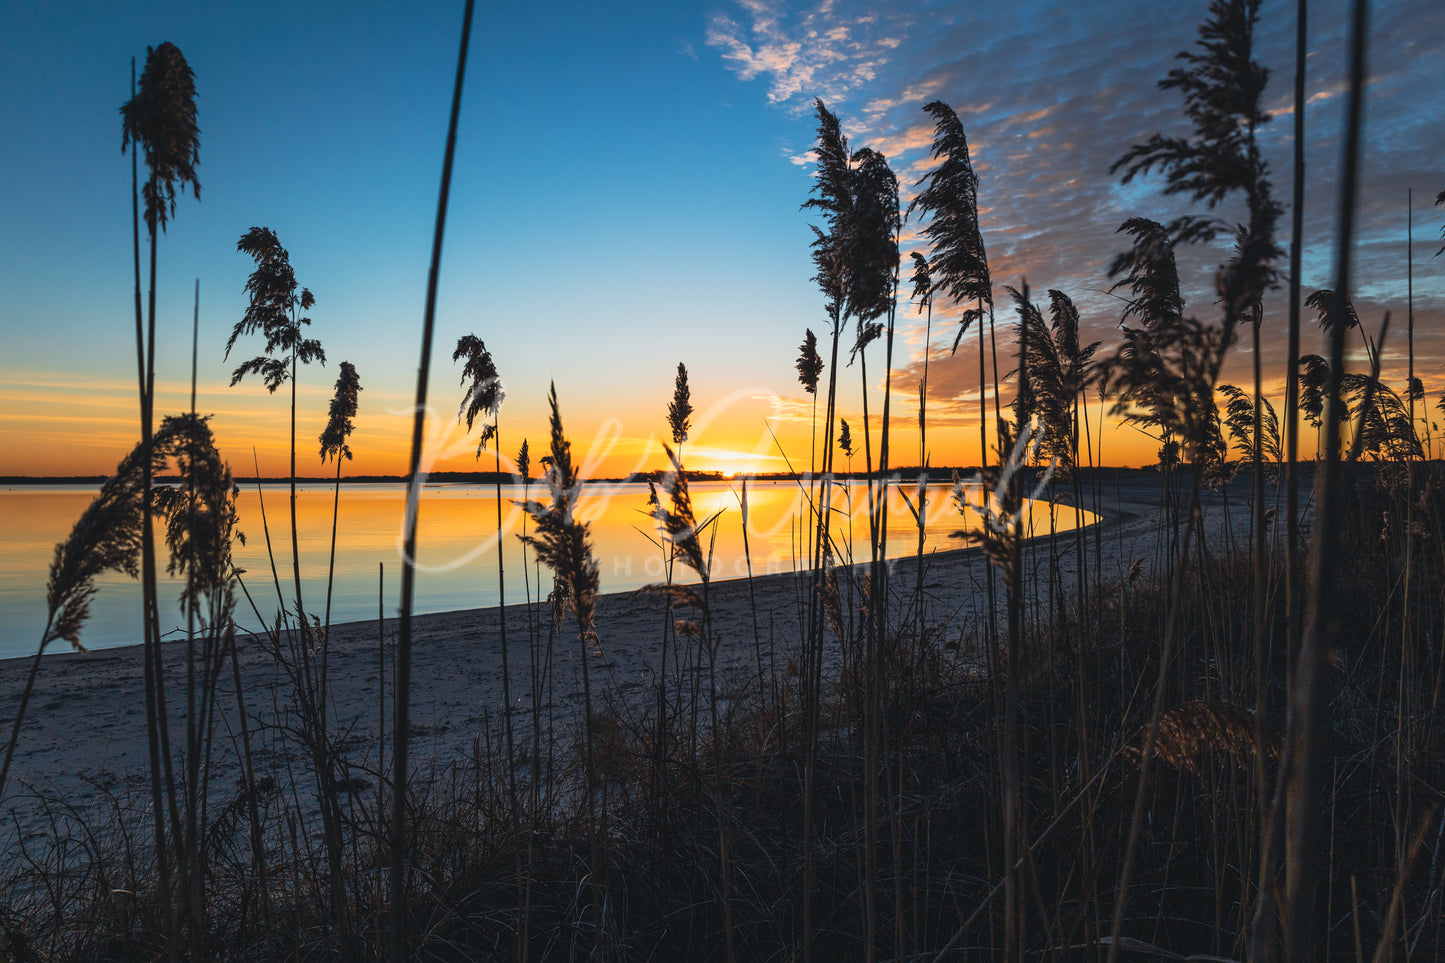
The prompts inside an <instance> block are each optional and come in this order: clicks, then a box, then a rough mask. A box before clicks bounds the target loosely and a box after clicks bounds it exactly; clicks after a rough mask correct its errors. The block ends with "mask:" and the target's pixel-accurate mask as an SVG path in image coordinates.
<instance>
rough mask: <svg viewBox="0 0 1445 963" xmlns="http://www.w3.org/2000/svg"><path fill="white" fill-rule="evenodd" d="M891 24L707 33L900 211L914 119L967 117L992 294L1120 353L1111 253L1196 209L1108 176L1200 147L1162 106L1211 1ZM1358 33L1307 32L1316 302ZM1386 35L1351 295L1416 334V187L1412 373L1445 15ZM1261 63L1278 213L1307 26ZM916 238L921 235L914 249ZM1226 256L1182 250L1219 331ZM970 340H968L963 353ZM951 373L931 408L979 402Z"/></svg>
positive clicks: (753, 6) (1423, 4)
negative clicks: (1139, 161) (889, 177)
mask: <svg viewBox="0 0 1445 963" xmlns="http://www.w3.org/2000/svg"><path fill="white" fill-rule="evenodd" d="M876 7H877V5H871V6H866V7H865V6H864V5H863V4H862V3H861V2H859V3H854V2H853V0H824V2H823V3H821V4H819V5H817V6H813V7H810V8H806V9H800V10H799V11H798V12H796V13H790V12H789V10H788V8H786V7H784V6H782V5H781V4H778V3H772V2H768V0H744V2H741V3H739V4H738V8H737V10H738V12H737V14H736V16H735V17H729V16H718V17H716V18H714V20H713V22H712V24H711V26H710V30H709V40H708V42H709V44H710V45H711V46H713V47H714V48H716V49H717V50H718V51H719V52H720V53H721V55H722V57H723V60H724V63H726V64H727V66H729V67H730V68H731V69H733V70H734V71H735V72H736V73H737V75H738V76H739V77H740V78H741V79H745V80H751V79H754V78H759V77H765V78H766V79H767V80H768V82H769V85H768V89H767V93H766V97H767V100H768V101H769V102H770V103H772V104H774V105H775V106H777V107H778V108H779V109H781V110H784V111H786V112H789V113H793V114H801V113H802V112H803V111H804V110H806V108H807V106H808V105H809V104H810V103H811V100H812V98H813V97H815V96H820V97H822V98H823V99H824V101H825V102H827V103H828V105H829V107H830V108H832V109H834V110H835V111H837V112H838V114H839V116H840V118H841V119H842V120H843V122H844V125H845V130H846V131H847V132H848V134H849V138H850V140H851V141H852V143H853V144H854V146H857V147H861V146H868V147H871V148H873V149H874V150H878V151H880V152H882V153H884V154H885V155H887V156H888V158H889V160H890V162H891V163H892V164H893V168H894V170H895V171H897V172H898V175H899V186H900V188H901V190H902V194H903V200H904V203H905V204H906V203H907V202H908V200H909V199H910V198H911V196H912V193H913V191H914V190H915V189H916V185H917V182H918V179H919V178H920V177H921V176H922V175H923V174H925V173H926V172H927V171H928V170H929V169H931V167H932V165H933V161H932V160H931V159H930V158H929V156H928V148H929V145H930V144H931V142H932V137H933V126H932V123H931V121H930V120H929V118H928V117H927V116H926V115H925V114H924V113H923V111H922V110H921V108H922V106H923V104H924V103H926V102H927V101H929V100H934V99H938V100H942V101H944V102H945V103H947V104H949V105H950V106H952V107H953V108H954V109H955V110H956V111H957V112H958V114H959V115H960V117H961V118H962V119H963V122H964V126H965V128H966V130H967V132H968V138H969V142H970V147H971V152H972V157H973V161H974V167H975V169H976V170H977V171H978V172H979V174H980V185H979V202H980V208H981V210H980V215H981V225H982V229H983V235H984V242H985V245H986V246H987V248H988V255H989V262H990V267H991V269H992V271H991V273H992V275H993V278H994V282H995V285H996V296H997V297H1000V298H1001V297H1002V286H1003V285H1004V284H1010V283H1011V284H1017V283H1018V281H1019V279H1020V278H1023V277H1026V278H1027V279H1028V281H1029V283H1030V284H1031V285H1032V286H1033V287H1034V288H1035V289H1036V290H1040V291H1043V290H1046V289H1048V288H1053V287H1057V288H1060V289H1062V290H1064V291H1066V292H1067V293H1068V294H1069V295H1070V296H1071V297H1073V299H1074V300H1075V302H1076V303H1077V304H1078V306H1079V308H1080V310H1081V312H1082V313H1083V315H1084V319H1083V320H1084V331H1083V334H1084V336H1085V337H1087V338H1089V339H1090V340H1093V339H1104V340H1106V341H1112V340H1114V339H1115V337H1116V335H1115V333H1114V332H1113V328H1114V327H1115V325H1117V323H1118V318H1119V305H1118V302H1117V301H1116V300H1115V299H1114V298H1111V297H1109V296H1108V294H1107V293H1106V292H1107V289H1108V288H1109V285H1110V283H1111V281H1110V278H1109V277H1108V267H1109V264H1110V262H1111V261H1112V259H1113V257H1114V255H1115V254H1116V253H1118V252H1119V251H1120V250H1122V249H1123V248H1124V246H1125V244H1124V241H1123V240H1122V239H1120V238H1119V237H1117V236H1116V234H1115V232H1116V230H1117V228H1118V226H1119V225H1120V223H1122V222H1123V221H1124V220H1125V219H1126V218H1128V217H1132V216H1146V217H1152V218H1156V219H1159V220H1167V219H1169V218H1171V217H1173V216H1175V215H1177V214H1179V213H1182V212H1183V211H1185V210H1192V209H1196V208H1197V205H1195V206H1191V205H1190V204H1189V203H1188V202H1187V201H1186V200H1184V199H1181V198H1178V197H1166V196H1164V195H1163V193H1162V190H1161V186H1162V185H1161V183H1160V181H1159V180H1158V179H1157V178H1149V177H1145V178H1140V179H1138V180H1136V181H1135V182H1133V183H1131V184H1129V185H1127V186H1125V185H1121V184H1120V183H1119V181H1118V178H1117V176H1116V175H1113V174H1111V173H1110V172H1109V167H1110V165H1111V164H1112V163H1113V162H1114V161H1115V160H1116V159H1117V158H1119V157H1120V156H1121V155H1122V154H1123V152H1124V151H1125V150H1126V149H1127V148H1128V147H1129V146H1130V145H1131V144H1134V143H1137V142H1139V141H1141V140H1143V139H1144V138H1146V137H1148V136H1149V135H1150V134H1152V133H1154V132H1155V131H1160V132H1163V133H1164V134H1166V135H1171V136H1173V135H1181V134H1184V133H1186V131H1187V125H1186V121H1185V119H1184V117H1183V114H1182V111H1181V109H1180V101H1179V97H1178V94H1177V92H1176V91H1172V90H1161V89H1160V88H1159V86H1158V81H1159V80H1160V79H1161V78H1163V77H1164V76H1165V74H1166V73H1167V72H1168V71H1169V70H1170V69H1172V68H1174V67H1175V66H1177V63H1178V62H1177V60H1176V59H1175V55H1176V54H1177V53H1178V52H1179V51H1181V50H1185V49H1187V48H1189V47H1191V46H1192V45H1193V44H1194V42H1195V40H1196V36H1197V34H1196V28H1197V25H1198V23H1199V21H1200V20H1201V19H1202V18H1203V17H1204V15H1205V4H1204V2H1203V0H1200V2H1198V3H1197V4H1189V5H1186V6H1184V7H1181V6H1179V5H1178V4H1160V3H1157V2H1154V0H1124V2H1122V3H1118V4H1114V5H1111V6H1109V7H1108V8H1107V10H1105V9H1104V8H1100V7H1097V6H1090V5H1084V4H1072V5H1070V4H1063V3H1060V2H1058V0H1021V5H1020V6H1019V7H1018V8H1017V9H1015V10H1011V11H1010V13H1009V15H1007V16H993V15H984V14H982V13H979V12H976V11H975V10H974V9H964V8H959V9H956V10H943V9H932V8H930V9H928V11H927V13H926V15H925V13H924V12H923V10H922V9H921V8H913V9H912V12H909V11H908V10H905V8H904V7H902V6H901V5H890V6H888V7H887V8H886V9H887V11H888V12H887V13H875V12H874V9H875V8H876ZM1346 20H1347V18H1346V17H1344V16H1343V15H1341V14H1339V13H1338V12H1337V11H1330V12H1328V13H1326V12H1323V11H1322V12H1321V14H1320V15H1318V16H1316V17H1313V18H1311V23H1310V43H1311V51H1310V57H1309V66H1308V71H1307V74H1306V97H1307V100H1308V104H1307V116H1306V121H1307V124H1308V127H1307V136H1308V142H1307V149H1308V151H1309V181H1308V184H1307V195H1306V197H1307V200H1306V209H1305V234H1306V239H1305V240H1306V248H1305V250H1306V258H1305V266H1304V271H1303V281H1304V283H1305V285H1306V287H1307V288H1316V287H1324V286H1327V285H1328V284H1329V283H1330V282H1329V278H1328V273H1329V270H1330V265H1331V263H1332V261H1333V255H1332V254H1331V252H1330V248H1331V246H1332V245H1331V240H1332V236H1333V231H1334V220H1335V203H1336V198H1337V187H1336V183H1335V178H1336V169H1337V166H1338V163H1339V157H1340V141H1341V136H1340V135H1341V118H1342V110H1343V103H1344V98H1343V97H1341V96H1340V94H1341V93H1342V92H1343V91H1344V90H1345V79H1344V71H1345V67H1346V63H1347V59H1348V58H1347V56H1346V47H1347V44H1346V39H1347V38H1346V32H1347V31H1346ZM1372 21H1373V22H1372V25H1371V43H1370V48H1371V52H1370V64H1371V75H1370V85H1369V88H1368V91H1367V97H1368V103H1367V112H1366V118H1367V119H1366V127H1367V129H1366V131H1365V134H1366V137H1365V144H1366V153H1365V157H1364V158H1363V178H1364V190H1363V191H1362V193H1361V197H1360V208H1359V218H1358V222H1357V232H1358V233H1357V244H1358V249H1357V259H1356V263H1357V274H1356V278H1357V281H1356V284H1357V293H1358V295H1359V299H1360V300H1369V301H1371V302H1373V303H1376V304H1379V305H1381V307H1382V309H1383V307H1391V308H1392V309H1393V310H1394V311H1395V315H1396V318H1397V320H1398V318H1399V317H1401V316H1402V315H1403V313H1404V303H1403V300H1404V291H1405V287H1406V285H1405V257H1404V253H1405V250H1404V249H1405V236H1404V222H1405V211H1404V207H1405V196H1406V189H1407V188H1409V187H1413V188H1414V190H1415V229H1416V236H1415V240H1416V250H1415V253H1416V258H1417V264H1416V270H1415V314H1416V319H1417V325H1416V350H1417V357H1418V356H1419V353H1420V352H1422V351H1423V352H1432V353H1433V351H1434V350H1436V349H1437V348H1438V347H1439V345H1437V344H1436V343H1435V338H1434V336H1433V333H1425V332H1426V329H1425V326H1424V325H1423V324H1422V323H1420V322H1421V319H1422V318H1426V317H1429V318H1432V319H1434V318H1438V317H1440V316H1442V314H1445V281H1440V280H1438V279H1439V278H1445V272H1433V271H1428V270H1425V269H1424V268H1425V262H1424V260H1423V258H1425V257H1428V255H1429V254H1430V253H1433V251H1434V248H1435V247H1437V246H1438V243H1437V244H1435V245H1431V244H1430V242H1431V241H1432V240H1434V238H1435V235H1436V234H1437V233H1438V229H1439V223H1440V221H1441V220H1445V218H1442V217H1440V216H1435V215H1437V214H1438V210H1437V209H1431V208H1429V201H1430V200H1431V199H1433V197H1434V194H1435V192H1436V191H1439V190H1440V189H1442V188H1445V180H1442V178H1441V174H1440V171H1439V163H1438V157H1436V156H1435V154H1436V153H1438V152H1437V151H1435V145H1437V144H1438V137H1437V136H1436V132H1437V131H1436V129H1437V128H1438V120H1439V117H1440V116H1441V114H1442V113H1445V89H1442V88H1441V87H1440V85H1439V84H1438V83H1436V82H1435V81H1434V80H1433V79H1431V75H1430V73H1429V71H1430V70H1431V69H1432V68H1431V66H1430V65H1431V64H1433V63H1434V62H1435V60H1436V59H1437V58H1432V57H1431V56H1430V55H1429V54H1428V53H1427V51H1430V50H1436V49H1439V48H1440V47H1441V46H1445V5H1441V4H1438V3H1431V2H1428V0H1406V2H1402V3H1400V4H1394V5H1386V6H1383V7H1381V9H1380V10H1379V11H1378V12H1377V15H1376V16H1374V17H1373V18H1372ZM885 40H887V41H888V42H887V43H885V42H884V41H885ZM895 40H896V41H897V42H896V43H894V42H893V41H895ZM1256 56H1257V57H1258V58H1259V59H1260V60H1261V61H1262V62H1264V63H1265V64H1266V65H1267V66H1268V67H1269V68H1270V70H1271V81H1270V87H1269V91H1268V104H1269V108H1270V112H1271V114H1272V115H1273V116H1274V117H1275V118H1277V119H1276V121H1275V122H1274V123H1271V124H1267V125H1265V127H1264V128H1262V129H1261V132H1260V136H1261V145H1262V148H1263V150H1264V151H1265V155H1266V159H1267V160H1268V162H1269V165H1270V168H1271V170H1272V172H1273V177H1274V181H1275V185H1274V186H1275V191H1276V197H1277V199H1278V200H1280V201H1281V202H1282V203H1285V204H1288V201H1289V193H1290V186H1291V185H1290V183H1289V172H1290V170H1291V167H1292V165H1291V157H1290V152H1291V150H1292V147H1293V144H1292V137H1293V135H1292V123H1291V117H1290V115H1291V114H1292V112H1293V109H1294V107H1293V93H1292V89H1291V87H1292V82H1293V74H1294V20H1293V17H1292V15H1291V14H1290V12H1289V11H1288V10H1287V9H1285V8H1282V7H1269V6H1267V7H1266V8H1265V10H1264V11H1263V16H1262V19H1261V21H1260V24H1259V28H1258V30H1257V33H1256ZM1386 145H1388V147H1387V146H1386ZM785 156H786V157H787V159H788V160H789V161H790V162H791V163H793V164H796V165H799V166H803V167H806V168H811V164H810V160H811V155H810V154H808V153H805V152H801V151H799V150H797V146H796V145H793V146H792V147H791V148H790V149H789V150H788V151H786V155H785ZM1427 211H1428V213H1427ZM1214 213H1216V214H1218V215H1219V216H1221V217H1223V218H1224V219H1225V220H1231V219H1235V218H1239V217H1241V216H1242V213H1243V212H1242V209H1241V208H1240V207H1239V205H1237V204H1234V205H1226V206H1225V207H1223V208H1221V209H1219V210H1218V211H1215V212H1214ZM1285 223H1287V221H1286V222H1285ZM917 228H918V225H917V224H916V223H910V224H909V225H908V226H907V228H906V230H907V231H915V232H916V230H917ZM1283 240H1284V241H1285V242H1286V243H1287V240H1288V239H1287V238H1284V239H1283ZM1427 248H1428V250H1427ZM912 249H920V250H921V249H922V245H921V244H920V243H919V241H918V239H917V238H916V237H914V238H905V246H904V252H905V256H906V253H907V251H909V250H912ZM1422 252H1423V253H1422ZM1228 255H1229V251H1228V248H1227V246H1226V245H1225V244H1223V243H1221V244H1219V245H1215V246H1200V247H1194V248H1191V249H1189V250H1187V251H1182V252H1181V276H1182V278H1183V280H1184V283H1185V286H1186V294H1187V297H1188V298H1189V309H1190V310H1192V311H1197V312H1199V313H1201V314H1204V315H1208V314H1210V313H1211V312H1212V311H1214V310H1215V309H1214V307H1213V305H1214V303H1215V296H1214V288H1213V278H1214V272H1215V270H1216V268H1217V266H1218V265H1219V264H1220V263H1221V262H1222V261H1224V260H1225V259H1226V258H1227V257H1228ZM1442 260H1445V258H1442ZM1285 300H1286V299H1285V297H1284V294H1283V289H1280V291H1278V292H1276V293H1275V294H1274V295H1272V296H1271V297H1270V299H1269V300H1268V301H1267V302H1266V306H1265V307H1266V326H1267V329H1268V332H1269V333H1268V334H1267V335H1266V344H1265V352H1266V360H1267V362H1273V363H1279V362H1281V361H1282V359H1283V348H1282V341H1283V334H1282V332H1283V330H1284V327H1285V325H1284V313H1285ZM1006 313H1008V312H1001V316H1002V315H1003V314H1006ZM955 318H956V312H955V311H954V310H953V309H952V307H951V306H949V305H945V304H940V305H938V306H937V309H936V311H935V316H934V320H935V335H937V332H938V330H939V329H940V328H942V329H943V330H949V331H950V340H951V322H952V321H953V320H954V319H955ZM1432 323H1433V322H1432ZM1399 327H1400V326H1399V325H1398V323H1397V325H1396V328H1397V329H1398V328H1399ZM1276 336H1277V337H1276ZM1391 337H1392V340H1393V338H1394V337H1395V335H1394V333H1393V332H1392V336H1391ZM972 339H973V335H972V334H970V335H969V336H968V338H967V339H966V340H968V341H970V342H971V341H972ZM1441 340H1445V335H1442V336H1441ZM903 343H904V345H905V346H906V349H907V350H908V351H909V353H910V354H911V358H909V359H907V360H906V361H905V362H904V364H908V363H913V364H921V361H922V351H923V346H922V340H921V338H920V339H908V340H905V341H904V342H903ZM963 353H964V351H963V349H960V355H963ZM948 369H949V365H948V364H944V365H942V366H941V370H940V373H939V374H938V375H937V378H936V380H935V377H934V376H933V375H930V386H929V387H930V394H932V393H933V391H934V389H935V387H936V388H937V390H938V391H939V393H940V394H939V397H946V396H948V395H949V394H953V393H959V392H963V391H965V389H966V386H967V385H968V384H969V379H973V381H972V384H973V388H972V390H973V391H974V392H975V393H976V392H977V380H976V379H977V371H976V365H975V366H974V368H973V370H972V371H971V372H969V373H967V374H965V373H964V369H963V365H961V364H960V370H959V372H958V377H959V381H958V383H957V384H953V383H952V378H953V377H954V376H953V374H952V373H951V371H949V370H948ZM1226 375H1227V376H1228V375H1229V373H1228V372H1226ZM1427 387H1431V388H1432V390H1434V389H1433V386H1430V385H1427Z"/></svg>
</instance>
